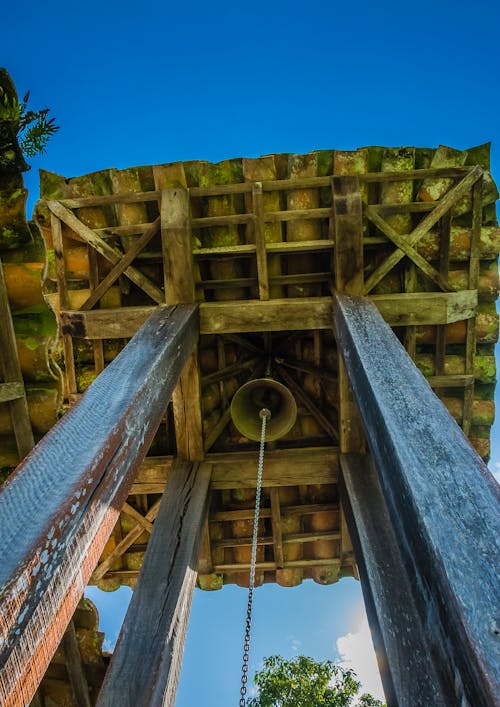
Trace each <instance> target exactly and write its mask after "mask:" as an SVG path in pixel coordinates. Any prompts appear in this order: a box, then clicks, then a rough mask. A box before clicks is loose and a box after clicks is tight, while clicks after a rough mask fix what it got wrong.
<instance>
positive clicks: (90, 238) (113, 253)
mask: <svg viewBox="0 0 500 707" xmlns="http://www.w3.org/2000/svg"><path fill="white" fill-rule="evenodd" d="M47 206H48V207H49V209H50V211H51V212H52V213H53V214H54V215H55V216H57V217H58V218H59V219H60V220H61V221H63V223H65V224H66V225H67V226H69V227H70V228H71V229H72V230H73V231H75V233H77V234H78V235H79V236H80V237H81V238H83V240H84V241H85V242H86V243H88V244H89V245H91V246H92V247H93V248H95V250H97V251H98V252H99V253H100V254H101V255H103V256H104V257H105V258H106V260H109V262H110V263H113V265H116V264H117V263H118V262H119V261H120V260H121V259H122V257H123V253H121V252H120V251H118V250H115V248H112V247H111V246H110V245H109V244H108V243H106V241H104V240H103V239H102V238H100V237H99V236H98V235H97V233H95V231H93V230H92V229H91V228H89V227H88V226H86V225H85V224H84V223H82V222H81V221H80V219H78V218H77V217H76V216H75V214H73V213H72V212H71V211H69V210H68V209H67V208H66V207H65V206H63V205H62V204H61V203H60V202H59V201H48V202H47ZM123 274H124V275H126V276H127V277H128V278H129V280H132V282H134V283H135V284H136V285H137V286H138V287H140V288H141V290H143V291H144V292H145V293H146V294H148V295H149V296H150V297H151V299H152V300H154V301H155V302H157V303H158V304H162V303H163V301H164V297H163V292H162V291H161V290H160V289H159V287H157V286H156V285H155V284H154V283H153V282H151V280H150V279H149V278H148V277H146V275H143V273H141V272H140V271H139V270H137V269H136V268H134V267H132V265H129V266H128V267H127V268H126V270H124V271H123Z"/></svg>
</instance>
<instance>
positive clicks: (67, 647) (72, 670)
mask: <svg viewBox="0 0 500 707" xmlns="http://www.w3.org/2000/svg"><path fill="white" fill-rule="evenodd" d="M61 645H62V649H63V652H64V657H65V660H66V668H67V670H68V676H69V681H70V683H71V689H72V690H73V695H74V698H75V701H76V704H77V705H78V707H92V702H91V701H90V695H89V686H88V684H87V678H86V677H85V673H84V671H83V665H82V656H81V655H80V649H79V647H78V640H77V638H76V631H75V624H74V623H73V620H71V621H70V622H69V624H68V628H67V629H66V631H65V633H64V636H63V638H62V643H61Z"/></svg>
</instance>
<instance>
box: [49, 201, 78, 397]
mask: <svg viewBox="0 0 500 707" xmlns="http://www.w3.org/2000/svg"><path fill="white" fill-rule="evenodd" d="M50 226H51V231H52V241H53V243H54V260H55V266H56V278H57V289H58V291H59V302H60V306H61V309H66V307H68V306H69V296H68V285H67V283H66V266H65V258H64V245H63V237H62V226H61V221H60V219H59V218H57V216H55V215H54V214H52V213H51V215H50ZM62 339H63V350H64V378H65V382H66V391H65V393H66V395H68V396H69V395H74V394H75V393H77V392H78V388H77V384H76V370H75V357H74V354H73V341H72V338H71V335H70V334H68V333H66V332H64V331H63V336H62Z"/></svg>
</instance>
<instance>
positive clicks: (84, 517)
mask: <svg viewBox="0 0 500 707" xmlns="http://www.w3.org/2000/svg"><path fill="white" fill-rule="evenodd" d="M197 339H198V312H197V306H196V305H179V306H173V307H162V308H158V309H157V310H156V311H155V312H154V314H153V315H152V316H151V317H150V319H149V320H148V321H147V322H146V323H145V324H144V325H143V326H142V328H141V329H140V330H139V331H138V332H137V334H136V336H134V338H133V339H132V340H131V341H130V342H129V344H128V345H127V346H126V347H125V348H124V349H123V351H122V352H121V353H120V355H119V356H118V357H117V358H116V359H115V360H114V361H112V363H111V364H110V365H109V366H108V367H107V368H106V369H105V370H104V371H103V373H101V375H100V376H99V377H98V378H97V379H96V380H95V381H94V383H92V385H91V386H90V388H89V389H88V391H87V393H86V394H85V395H84V396H83V397H82V399H81V400H80V401H79V402H78V404H77V405H76V406H75V407H74V408H72V409H71V410H70V411H69V412H68V413H67V414H66V415H64V417H63V418H62V419H61V420H60V421H59V422H58V423H57V424H56V425H55V426H54V427H53V428H52V429H51V430H50V432H49V433H48V434H47V435H46V436H45V437H44V438H43V440H42V441H41V442H40V443H39V444H38V445H37V446H36V447H35V449H34V450H33V451H32V452H31V453H30V454H29V456H28V457H27V458H26V459H25V460H24V461H23V462H22V464H21V465H20V466H19V467H18V468H17V470H16V471H15V472H14V474H13V475H12V476H11V477H10V478H9V480H8V482H7V483H6V484H5V485H4V486H3V487H2V489H1V490H0V537H1V539H2V543H1V546H0V587H1V591H0V704H1V705H2V707H17V706H18V705H21V704H29V702H30V700H31V698H32V696H33V694H34V693H35V690H36V688H37V686H38V684H39V682H40V681H41V679H42V677H43V675H44V673H45V670H46V668H47V665H48V663H49V661H50V659H51V657H52V655H53V653H54V651H55V650H56V648H57V645H58V644H59V641H60V639H61V637H62V635H63V633H64V631H65V629H66V626H67V625H68V622H69V620H70V619H71V617H72V615H73V612H74V610H75V608H76V605H77V603H78V601H79V599H80V597H81V595H82V593H83V590H84V589H85V586H86V584H87V581H88V579H89V577H90V575H91V573H92V571H93V570H94V568H95V566H96V565H97V561H98V559H99V556H100V554H101V552H102V549H103V547H104V545H105V543H106V541H107V539H108V537H109V535H110V533H111V531H112V529H113V526H114V524H115V522H116V519H117V517H118V514H119V512H120V508H121V506H122V505H123V503H124V501H125V499H126V497H127V494H128V490H129V488H130V486H131V484H132V481H133V478H134V475H135V471H136V470H137V468H138V466H139V464H140V463H141V461H142V459H143V457H144V455H145V454H146V452H147V450H148V448H149V445H150V444H151V440H152V438H153V435H154V434H155V432H156V430H157V428H158V425H159V423H160V421H161V419H162V417H163V415H164V413H165V410H166V408H167V405H168V402H169V400H170V397H171V395H172V391H173V388H174V386H175V384H176V383H177V380H178V378H179V375H180V373H181V371H182V369H183V367H184V365H185V363H186V361H187V359H188V358H189V356H190V354H191V352H192V351H193V349H194V347H195V345H196V342H197Z"/></svg>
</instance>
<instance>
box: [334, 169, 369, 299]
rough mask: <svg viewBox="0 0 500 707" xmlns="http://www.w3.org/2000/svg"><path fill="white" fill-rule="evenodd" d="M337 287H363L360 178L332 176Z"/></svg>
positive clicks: (345, 289) (356, 289)
mask: <svg viewBox="0 0 500 707" xmlns="http://www.w3.org/2000/svg"><path fill="white" fill-rule="evenodd" d="M332 195H333V226H334V231H335V250H334V268H335V289H337V290H339V291H341V292H347V293H355V294H356V293H359V292H361V291H362V289H363V282H364V279H363V207H362V203H361V193H360V191H359V179H358V178H357V177H332Z"/></svg>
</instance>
